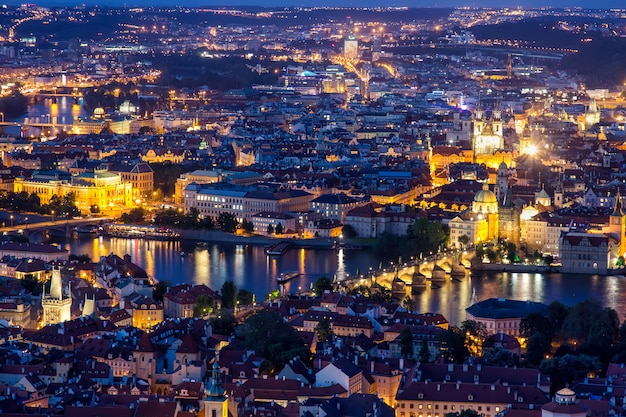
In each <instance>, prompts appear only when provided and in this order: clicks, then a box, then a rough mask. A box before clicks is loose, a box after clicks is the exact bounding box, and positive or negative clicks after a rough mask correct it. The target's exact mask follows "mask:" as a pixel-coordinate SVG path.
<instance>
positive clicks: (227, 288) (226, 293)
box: [220, 281, 237, 309]
mask: <svg viewBox="0 0 626 417" xmlns="http://www.w3.org/2000/svg"><path fill="white" fill-rule="evenodd" d="M220 295H221V296H222V306H223V307H224V308H230V309H232V308H235V306H236V305H237V286H236V285H235V283H234V282H232V281H226V282H225V283H223V284H222V289H221V290H220Z"/></svg>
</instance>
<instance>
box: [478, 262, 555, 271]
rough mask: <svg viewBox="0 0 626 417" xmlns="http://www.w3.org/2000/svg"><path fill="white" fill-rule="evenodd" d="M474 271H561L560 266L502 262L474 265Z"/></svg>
mask: <svg viewBox="0 0 626 417" xmlns="http://www.w3.org/2000/svg"><path fill="white" fill-rule="evenodd" d="M471 271H472V273H478V274H480V273H483V272H487V271H489V272H529V273H533V272H535V273H557V272H560V268H559V267H558V266H549V265H533V264H501V263H490V264H487V263H481V264H476V265H472V268H471Z"/></svg>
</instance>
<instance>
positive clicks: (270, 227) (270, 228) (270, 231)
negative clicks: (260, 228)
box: [267, 224, 274, 235]
mask: <svg viewBox="0 0 626 417" xmlns="http://www.w3.org/2000/svg"><path fill="white" fill-rule="evenodd" d="M267 234H268V235H273V234H274V225H272V224H268V225H267Z"/></svg>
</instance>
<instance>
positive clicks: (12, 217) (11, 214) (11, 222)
mask: <svg viewBox="0 0 626 417" xmlns="http://www.w3.org/2000/svg"><path fill="white" fill-rule="evenodd" d="M11 227H13V215H12V214H11Z"/></svg>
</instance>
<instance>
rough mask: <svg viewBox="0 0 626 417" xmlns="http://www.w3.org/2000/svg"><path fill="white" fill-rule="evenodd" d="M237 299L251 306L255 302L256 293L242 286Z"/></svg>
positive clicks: (241, 303)
mask: <svg viewBox="0 0 626 417" xmlns="http://www.w3.org/2000/svg"><path fill="white" fill-rule="evenodd" d="M237 301H239V304H240V305H243V306H250V305H252V304H254V294H253V293H251V292H250V291H248V290H244V289H243V288H241V289H240V290H239V292H238V293H237Z"/></svg>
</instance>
